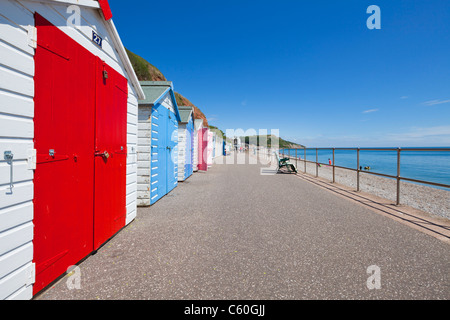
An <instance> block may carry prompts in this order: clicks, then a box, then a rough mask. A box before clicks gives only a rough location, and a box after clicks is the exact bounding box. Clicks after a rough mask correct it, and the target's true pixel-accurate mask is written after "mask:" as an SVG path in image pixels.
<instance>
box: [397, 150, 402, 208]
mask: <svg viewBox="0 0 450 320" xmlns="http://www.w3.org/2000/svg"><path fill="white" fill-rule="evenodd" d="M400 150H401V149H400V148H397V201H396V204H397V206H398V205H399V204H400Z"/></svg>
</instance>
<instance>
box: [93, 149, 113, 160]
mask: <svg viewBox="0 0 450 320" xmlns="http://www.w3.org/2000/svg"><path fill="white" fill-rule="evenodd" d="M94 155H95V156H96V157H103V158H105V159H108V158H109V153H108V151H106V150H105V151H103V152H100V151H96V152H95V153H94Z"/></svg>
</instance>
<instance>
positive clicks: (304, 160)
mask: <svg viewBox="0 0 450 320" xmlns="http://www.w3.org/2000/svg"><path fill="white" fill-rule="evenodd" d="M303 150H304V151H305V155H304V158H303V162H304V163H305V173H306V147H304V148H303Z"/></svg>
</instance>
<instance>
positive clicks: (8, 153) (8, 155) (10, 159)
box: [4, 151, 14, 192]
mask: <svg viewBox="0 0 450 320" xmlns="http://www.w3.org/2000/svg"><path fill="white" fill-rule="evenodd" d="M13 158H14V154H13V153H12V151H5V153H4V159H5V160H6V162H7V163H8V164H9V165H10V166H11V167H10V180H9V188H10V189H11V192H12V188H14V184H13Z"/></svg>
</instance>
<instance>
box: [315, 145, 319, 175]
mask: <svg viewBox="0 0 450 320" xmlns="http://www.w3.org/2000/svg"><path fill="white" fill-rule="evenodd" d="M318 176H319V156H318V151H317V148H316V178H317V177H318Z"/></svg>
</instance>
